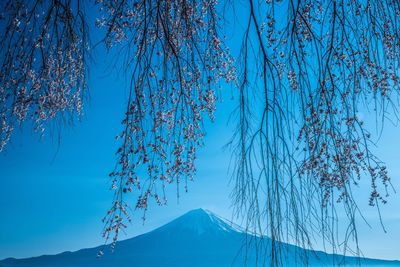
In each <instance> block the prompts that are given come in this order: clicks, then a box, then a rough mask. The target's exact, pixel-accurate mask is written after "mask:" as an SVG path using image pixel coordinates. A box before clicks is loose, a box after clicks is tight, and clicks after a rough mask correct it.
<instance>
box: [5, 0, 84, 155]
mask: <svg viewBox="0 0 400 267" xmlns="http://www.w3.org/2000/svg"><path fill="white" fill-rule="evenodd" d="M2 10H3V12H4V13H3V16H2V18H1V20H0V24H1V25H0V27H1V28H2V29H3V34H2V35H1V38H0V44H1V47H2V49H1V51H0V64H1V71H0V105H1V106H0V127H1V128H0V151H1V150H2V149H4V147H5V145H6V144H7V142H8V141H9V139H10V137H11V134H12V132H13V129H14V128H15V127H16V125H20V124H22V123H23V122H24V121H32V122H33V124H34V127H35V129H36V130H37V131H39V132H40V133H41V134H42V133H43V131H44V130H45V124H46V123H48V122H50V121H52V120H53V119H57V118H58V119H68V117H66V116H65V115H68V114H69V115H70V118H73V117H74V114H78V115H79V114H81V112H82V102H83V101H82V98H83V95H84V92H85V88H86V58H85V54H86V51H87V48H88V47H87V40H86V24H85V21H84V20H83V18H82V17H81V15H82V14H81V13H80V12H82V10H79V9H76V8H75V9H72V6H71V3H70V1H56V4H53V3H52V2H50V1H39V0H38V1H32V2H29V1H28V2H27V1H21V0H18V1H6V2H5V3H3V4H2Z"/></svg>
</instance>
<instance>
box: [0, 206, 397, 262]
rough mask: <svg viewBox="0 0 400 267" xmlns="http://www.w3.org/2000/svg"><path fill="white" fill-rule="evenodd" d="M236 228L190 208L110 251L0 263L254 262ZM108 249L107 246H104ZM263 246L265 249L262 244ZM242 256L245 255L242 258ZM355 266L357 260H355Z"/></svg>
mask: <svg viewBox="0 0 400 267" xmlns="http://www.w3.org/2000/svg"><path fill="white" fill-rule="evenodd" d="M250 239H251V237H250V235H248V234H246V233H245V232H244V231H242V230H241V229H240V228H239V227H237V226H234V225H232V224H231V223H229V222H227V221H226V220H224V219H222V218H220V217H218V216H217V215H215V214H213V213H211V212H209V211H205V210H203V209H197V210H192V211H190V212H188V213H186V214H184V215H183V216H181V217H179V218H177V219H175V220H173V221H171V222H170V223H168V224H166V225H164V226H162V227H160V228H157V229H155V230H153V231H151V232H148V233H146V234H143V235H139V236H137V237H134V238H131V239H127V240H124V241H120V242H118V244H117V247H116V250H115V252H114V253H105V255H104V256H103V257H101V258H96V254H97V253H98V252H99V251H100V250H101V249H104V247H103V246H99V247H95V248H89V249H81V250H78V251H75V252H63V253H60V254H57V255H44V256H40V257H33V258H25V259H14V258H8V259H5V260H2V261H0V266H1V267H39V266H40V267H106V266H107V267H128V266H129V267H131V266H134V267H153V266H154V267H156V266H157V267H183V266H191V267H192V266H193V267H197V266H199V267H200V266H202V267H203V266H206V267H230V266H244V263H245V260H244V259H246V263H247V266H255V265H256V262H255V261H256V256H255V255H256V250H255V249H254V246H251V245H250V246H249V247H248V248H247V249H243V244H244V241H245V240H250ZM252 240H253V241H256V242H253V243H252V244H257V245H258V246H260V247H264V248H265V247H268V245H270V244H271V240H270V239H268V238H263V239H261V238H259V237H256V238H253V239H252ZM280 246H282V248H283V249H284V251H285V255H286V261H285V263H284V266H301V265H302V264H299V263H298V262H299V261H301V259H300V257H299V255H305V254H306V255H308V263H309V265H311V266H332V265H334V264H332V263H333V262H335V263H337V262H340V261H342V260H343V259H345V262H346V266H356V265H357V263H358V259H357V258H354V257H343V256H340V255H331V254H326V253H324V252H311V251H308V250H304V249H302V248H299V247H296V246H293V245H288V244H284V243H282V244H280ZM105 251H106V252H107V251H108V250H107V249H105ZM266 251H268V249H266ZM244 255H247V257H244ZM360 263H361V266H375V267H378V266H379V267H384V266H400V262H399V261H385V260H376V259H361V260H360ZM357 266H358V265H357Z"/></svg>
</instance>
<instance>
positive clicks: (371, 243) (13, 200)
mask: <svg viewBox="0 0 400 267" xmlns="http://www.w3.org/2000/svg"><path fill="white" fill-rule="evenodd" d="M96 53H97V55H95V58H96V60H97V61H96V62H95V63H94V64H92V66H91V67H90V70H91V73H90V87H91V91H90V99H89V101H88V102H87V104H86V107H85V115H84V117H83V118H82V121H81V122H76V123H75V125H74V126H72V127H64V129H63V130H62V133H61V137H60V139H59V138H58V136H57V135H56V134H51V133H50V132H48V133H46V135H45V136H44V138H43V139H42V140H39V137H38V135H36V134H34V133H33V132H32V131H31V129H30V128H29V127H23V128H22V129H17V130H16V131H15V135H14V136H13V138H12V141H11V143H10V144H9V146H8V148H7V149H6V151H5V152H3V153H1V154H0V169H1V174H0V176H1V183H2V184H1V186H0V211H1V220H0V259H2V258H5V257H17V258H20V257H28V256H36V255H41V254H53V253H59V252H62V251H66V250H77V249H80V248H85V247H93V246H96V245H99V244H102V242H103V239H102V238H101V230H102V227H103V224H102V222H101V218H102V217H103V215H104V214H105V212H106V211H107V208H108V206H109V205H110V203H111V198H112V192H110V191H109V190H108V189H109V183H108V176H107V174H108V173H109V172H110V171H111V170H112V169H113V167H114V162H115V161H114V160H115V158H114V152H115V150H116V148H117V144H116V143H115V142H114V137H115V135H116V134H117V133H118V132H119V130H120V129H121V124H120V121H121V119H122V114H123V110H124V109H125V101H126V94H127V92H126V91H124V89H123V88H126V86H125V82H124V78H123V77H121V76H118V75H116V73H115V71H111V73H109V72H108V71H106V67H107V62H109V59H110V56H108V57H107V56H105V54H104V53H103V52H102V51H101V50H98V51H97V52H96ZM99 55H100V56H99ZM231 90H232V89H231V88H223V89H222V95H223V99H224V100H223V102H220V103H219V104H218V111H217V113H216V121H215V123H213V124H211V123H207V124H206V129H207V136H206V138H205V147H204V148H203V149H202V150H201V151H200V155H199V159H198V167H197V168H198V174H197V177H196V179H195V182H193V183H191V184H190V186H189V193H188V194H181V197H180V199H179V203H178V201H177V199H176V197H175V194H174V192H170V194H169V204H168V206H166V207H154V208H153V209H151V210H150V211H149V213H148V215H147V220H146V223H145V224H144V225H143V224H142V222H141V220H140V217H141V214H136V215H135V216H136V217H134V223H133V224H132V225H130V227H129V229H128V231H127V235H126V236H125V237H122V238H128V237H132V236H134V235H137V234H139V233H143V232H146V231H148V230H151V229H153V228H155V227H158V226H161V225H162V224H164V223H166V222H168V221H170V220H171V219H173V218H175V217H177V216H179V215H181V214H183V213H184V212H186V211H188V210H191V209H195V208H198V207H203V208H207V209H210V210H212V211H214V212H215V213H217V214H219V215H222V216H224V217H230V215H231V210H230V206H231V205H230V204H231V203H230V200H229V193H230V192H231V186H230V185H229V179H230V175H229V173H228V165H229V159H230V153H229V151H224V150H223V149H222V147H223V145H224V144H226V143H227V142H228V141H229V138H230V137H231V135H232V125H227V122H228V118H229V115H230V113H231V112H232V110H233V109H234V108H235V106H236V104H237V102H236V101H235V99H233V100H231V94H232V93H231ZM365 116H366V118H367V119H366V120H367V123H369V125H370V126H371V128H374V122H373V121H372V120H371V121H368V118H369V116H368V114H366V115H365ZM398 136H400V127H395V126H394V125H391V124H389V123H388V124H387V125H386V126H385V131H384V133H383V135H382V137H381V138H380V140H379V142H378V146H377V148H376V151H377V154H378V155H379V156H380V158H381V159H383V160H384V161H385V162H387V165H388V168H389V171H390V174H391V177H392V182H393V185H394V187H395V188H396V189H397V191H398V194H396V195H395V194H392V196H391V198H390V199H389V203H388V204H387V205H386V206H384V207H382V217H383V219H384V223H385V226H386V228H387V230H388V233H387V234H385V233H384V232H383V231H382V229H381V227H380V223H379V219H378V216H377V213H376V210H375V209H373V208H370V207H369V206H368V194H369V186H368V182H366V184H364V185H363V187H362V188H360V189H359V190H358V191H357V197H358V198H359V200H360V208H361V209H362V210H363V212H364V215H365V217H366V218H367V220H368V221H369V223H370V225H371V227H372V229H371V228H369V227H368V226H367V225H365V224H362V223H361V222H360V224H359V230H360V233H359V237H360V244H361V249H362V250H363V252H364V254H365V256H368V257H377V258H387V259H396V258H397V259H399V257H400V256H399V255H398V240H400V227H399V225H400V212H399V210H400V165H399V162H400V154H399V151H400V141H399V138H398ZM132 201H133V202H134V201H135V200H134V199H132Z"/></svg>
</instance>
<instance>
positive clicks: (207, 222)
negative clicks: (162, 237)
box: [157, 208, 241, 235]
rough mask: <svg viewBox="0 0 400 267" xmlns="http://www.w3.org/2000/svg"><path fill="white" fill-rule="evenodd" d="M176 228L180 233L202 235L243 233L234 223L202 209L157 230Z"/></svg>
mask: <svg viewBox="0 0 400 267" xmlns="http://www.w3.org/2000/svg"><path fill="white" fill-rule="evenodd" d="M176 228H179V229H181V230H180V231H192V232H196V233H197V234H200V235H201V234H206V233H213V234H215V233H223V232H241V231H240V230H239V227H237V226H235V225H234V224H233V223H231V222H229V221H228V220H225V219H223V218H221V217H219V216H217V215H215V214H214V213H213V212H211V211H209V210H205V209H201V208H200V209H195V210H191V211H189V212H187V213H185V214H184V215H182V216H181V217H178V218H177V219H175V220H173V221H172V222H170V223H168V224H166V225H165V226H163V227H161V228H159V229H157V230H159V231H174V230H175V229H176Z"/></svg>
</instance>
